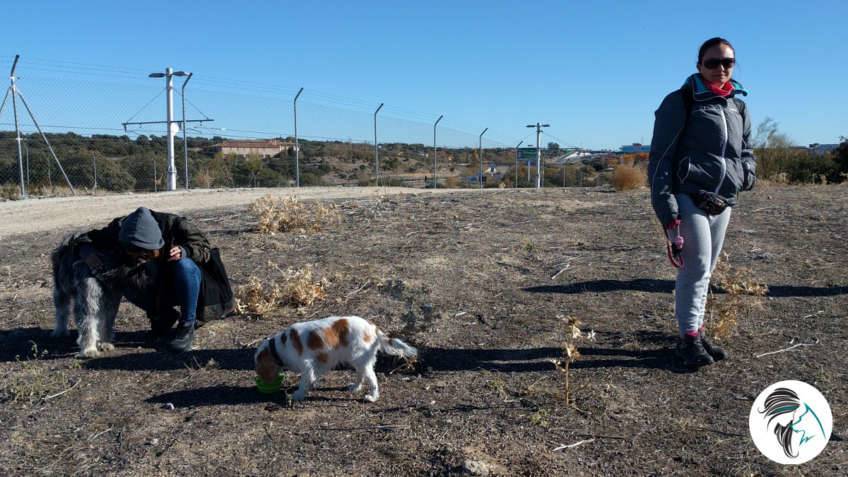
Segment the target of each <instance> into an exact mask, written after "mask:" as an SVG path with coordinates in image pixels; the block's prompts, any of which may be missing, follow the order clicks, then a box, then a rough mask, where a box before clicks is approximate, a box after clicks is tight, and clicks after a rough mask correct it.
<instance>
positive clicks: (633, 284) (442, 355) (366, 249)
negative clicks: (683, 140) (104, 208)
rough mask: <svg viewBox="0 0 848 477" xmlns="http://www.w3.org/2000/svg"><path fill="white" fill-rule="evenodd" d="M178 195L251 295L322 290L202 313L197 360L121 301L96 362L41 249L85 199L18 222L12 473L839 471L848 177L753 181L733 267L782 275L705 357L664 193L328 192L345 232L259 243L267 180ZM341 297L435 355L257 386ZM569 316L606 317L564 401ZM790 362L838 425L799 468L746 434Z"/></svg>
mask: <svg viewBox="0 0 848 477" xmlns="http://www.w3.org/2000/svg"><path fill="white" fill-rule="evenodd" d="M259 195H261V194H259ZM317 195H320V194H316V196H317ZM172 197H173V199H174V200H173V201H172V202H171V201H169V199H167V196H163V198H162V199H161V201H159V199H158V198H157V202H155V203H154V202H152V201H150V202H149V204H150V206H151V207H154V208H157V209H158V210H180V211H184V212H185V213H186V214H187V215H188V216H189V217H190V218H191V219H193V220H194V221H196V222H197V223H198V224H199V225H200V226H201V227H202V228H203V229H205V230H206V231H207V232H208V235H209V237H210V240H211V241H212V242H213V243H214V244H215V245H217V246H219V247H220V248H221V250H222V256H223V258H224V261H225V263H226V265H227V267H228V271H229V273H230V275H231V279H232V281H233V282H234V284H235V285H236V286H238V285H241V284H244V283H246V282H247V280H248V278H249V277H251V276H258V277H261V278H263V279H266V280H268V279H272V278H275V277H277V276H278V275H279V273H280V272H279V270H278V268H283V269H285V268H287V267H294V268H301V267H307V266H308V267H311V268H312V269H313V271H314V273H315V274H316V275H317V276H318V277H323V278H326V279H327V280H328V283H329V284H328V286H327V298H326V299H325V300H323V301H320V302H318V303H316V304H314V305H312V306H309V307H305V308H302V309H296V308H279V309H276V310H274V311H272V312H270V313H268V314H267V315H265V316H263V317H261V318H257V317H236V318H231V319H227V320H223V321H217V322H212V323H210V324H207V325H205V326H204V327H202V328H200V329H199V330H198V334H197V342H196V344H197V350H195V351H193V352H191V353H189V354H185V355H171V354H168V353H166V352H163V351H157V350H156V349H154V347H153V345H152V344H151V343H150V342H149V341H148V340H147V334H146V325H147V323H146V319H145V318H144V316H143V314H142V313H140V312H139V311H138V310H136V309H134V308H133V307H132V306H130V305H127V304H124V305H122V307H121V311H120V315H119V318H118V324H117V329H118V333H117V339H116V346H117V348H116V349H115V350H114V351H112V352H109V353H107V354H105V355H104V356H102V357H100V358H96V359H91V360H86V361H82V360H78V359H76V358H74V352H75V346H74V343H73V337H72V338H70V339H62V340H53V339H51V338H50V337H49V333H50V330H51V328H52V320H53V317H52V314H53V311H52V304H51V299H50V290H51V282H50V278H49V277H50V275H49V264H48V256H49V252H50V250H51V248H52V247H53V246H55V244H56V243H57V242H58V241H59V240H60V239H61V237H62V235H63V234H65V233H67V232H68V231H69V230H70V229H69V228H68V226H67V225H68V223H69V222H68V220H67V217H62V216H63V215H65V214H67V213H68V212H67V211H68V210H69V209H68V208H67V207H65V206H63V208H57V209H56V210H57V212H56V213H55V214H53V215H55V217H51V218H48V217H47V215H49V214H50V208H47V209H44V210H43V212H42V213H43V214H45V215H38V216H35V217H33V219H32V220H30V223H28V224H26V226H27V227H29V229H22V228H21V227H23V224H19V223H10V220H16V221H17V220H20V219H9V218H8V217H21V216H20V215H17V216H10V215H3V216H2V217H3V222H2V223H1V224H0V235H2V236H3V238H2V244H3V246H2V247H0V376H2V381H0V443H1V444H0V474H3V475H95V474H96V475H129V476H148V475H228V476H229V475H393V476H397V475H404V476H405V475H462V474H475V475H686V476H690V475H846V469H848V451H846V445H845V441H844V437H845V435H846V432H845V427H844V426H845V422H846V421H847V420H848V407H846V405H848V389H846V385H845V383H846V382H848V380H846V378H848V376H846V371H845V356H846V353H848V331H846V329H847V328H846V322H845V318H846V309H848V279H846V275H845V267H846V265H848V259H846V254H845V239H846V237H845V234H846V231H848V210H846V208H847V207H848V188H846V187H840V186H816V187H781V188H776V187H770V188H763V189H760V190H758V191H755V192H753V193H750V194H747V195H745V196H743V197H742V200H741V203H740V205H739V206H738V207H737V208H736V209H734V212H733V219H732V221H731V225H730V229H729V232H728V237H727V242H726V247H725V250H726V251H727V252H728V259H727V260H728V261H729V263H730V264H731V265H732V266H733V267H736V268H738V269H743V268H747V269H750V270H751V274H752V276H753V277H755V279H756V280H758V281H761V282H762V283H764V284H767V285H768V287H769V292H768V295H767V296H766V297H753V296H750V297H749V296H744V297H742V299H743V300H745V301H746V303H748V302H750V304H751V306H750V307H748V308H746V310H747V311H745V312H744V313H741V314H740V315H739V317H738V322H737V324H736V326H735V327H733V328H732V330H731V331H732V333H731V335H730V337H729V338H726V339H725V340H723V341H722V345H723V346H725V347H726V349H727V350H728V351H729V352H730V353H731V359H730V360H728V361H724V362H720V363H717V364H715V365H713V366H710V367H707V368H705V369H702V370H701V371H699V372H697V373H690V372H686V370H684V369H682V368H680V367H679V366H678V365H677V364H676V362H675V360H674V358H673V355H672V351H671V350H672V347H673V344H674V338H673V337H674V335H675V333H676V331H675V328H676V327H675V324H674V323H673V320H672V311H673V305H672V292H673V287H674V282H673V278H674V272H673V269H672V268H671V267H670V266H669V265H668V263H667V261H666V258H665V253H664V248H663V245H662V243H661V241H660V238H659V237H660V235H659V230H658V226H657V225H656V224H655V221H654V219H653V215H652V212H651V210H650V207H649V205H648V195H647V192H646V191H636V192H629V193H614V192H612V191H609V190H603V189H565V190H562V189H557V190H554V189H549V190H544V191H541V192H535V191H512V190H506V191H492V192H490V193H485V194H480V193H467V192H466V193H447V194H440V195H429V194H427V195H399V196H384V195H373V194H372V195H371V196H368V197H366V196H355V197H351V196H348V197H347V198H338V199H331V200H332V202H333V203H335V204H337V206H338V208H339V211H340V213H341V216H342V220H341V221H340V223H338V224H335V225H331V226H328V227H326V228H325V229H324V230H323V231H321V232H319V233H314V234H307V235H298V234H276V235H263V234H259V233H258V232H257V231H256V221H255V219H254V218H252V217H251V216H249V215H248V214H247V213H246V203H247V202H249V201H250V200H252V198H254V197H255V196H249V197H245V198H244V200H236V199H233V198H228V199H226V200H218V199H217V198H216V195H215V194H212V193H210V194H209V195H208V196H204V199H202V200H200V202H203V203H204V204H206V205H208V206H209V207H212V208H201V207H197V208H195V207H192V208H186V207H185V203H184V202H183V198H182V197H180V196H172ZM206 197H208V201H207V199H206ZM97 200H98V201H101V200H102V199H99V198H98V199H97ZM121 201H122V202H120V205H118V204H117V203H114V204H115V207H119V208H121V209H122V212H129V211H130V210H131V209H132V207H133V206H135V205H137V204H135V203H134V202H133V201H132V198H123V197H122V198H121ZM108 202H113V200H111V199H110V200H109V201H108ZM73 204H74V205H73V207H72V209H73V210H78V211H79V210H89V209H85V208H87V207H88V204H87V203H86V201H84V200H79V202H74V203H73ZM200 205H203V204H200ZM4 206H5V205H4ZM110 207H111V206H110ZM0 214H6V212H5V211H4V210H3V209H2V208H0ZM114 215H116V214H115V209H113V208H109V209H108V214H107V213H105V212H104V213H101V214H99V215H97V216H96V217H95V216H94V215H91V216H88V217H87V218H88V219H90V220H89V222H91V221H94V220H95V219H96V220H101V219H102V220H103V221H104V223H105V220H106V219H108V218H110V217H112V216H114ZM42 220H43V221H45V222H46V223H47V224H52V225H50V226H49V227H48V226H42V225H41V224H36V223H35V222H41V221H42ZM23 230H30V231H31V232H29V233H25V234H22V233H20V232H22V231H23ZM726 298H727V295H726V294H722V293H720V291H718V292H717V293H716V294H715V295H714V297H713V298H712V299H713V300H718V301H720V300H724V299H726ZM754 305H756V306H754ZM332 314H355V315H360V316H363V317H365V318H367V319H369V320H372V321H373V322H375V323H376V324H377V325H378V326H379V327H380V328H381V329H382V330H383V331H385V332H386V333H388V334H390V335H394V336H397V337H401V338H403V339H405V340H407V341H408V342H409V343H411V344H413V345H415V346H417V347H418V348H419V349H420V351H421V357H420V359H419V361H418V363H417V364H416V365H415V366H414V367H412V368H410V367H405V366H403V363H397V362H394V361H392V360H391V359H388V358H386V359H381V361H380V362H379V363H378V368H379V369H378V373H377V374H378V379H379V381H380V385H381V397H380V400H379V401H378V402H376V403H373V404H370V403H365V402H363V401H362V400H361V399H358V398H356V397H354V396H352V395H350V394H349V393H347V392H345V391H344V390H343V387H344V386H345V385H346V384H347V383H348V382H349V381H350V380H351V379H352V373H351V372H350V371H346V370H338V371H333V372H332V373H330V374H329V375H328V376H327V377H326V378H325V379H324V380H323V381H322V383H321V384H320V385H319V387H318V389H316V390H314V391H313V392H312V393H311V394H310V396H309V398H308V399H307V400H306V401H304V402H301V403H296V404H295V405H294V407H293V408H288V407H286V406H285V405H284V403H283V401H282V399H281V398H280V397H279V396H276V397H275V396H272V397H268V396H265V395H260V394H259V393H257V391H256V390H255V388H254V387H253V377H254V374H253V371H252V345H249V344H250V343H251V342H255V341H256V340H258V339H261V338H262V337H264V336H267V335H270V334H272V333H274V332H276V331H278V330H280V329H282V328H284V327H285V326H286V325H288V324H290V323H293V322H296V321H301V320H306V319H312V318H317V317H323V316H326V315H332ZM564 316H572V317H574V318H576V319H578V320H580V322H581V324H580V325H579V327H580V328H581V329H582V330H583V331H584V332H590V331H593V332H594V339H593V340H592V339H589V338H579V339H574V340H573V342H574V343H575V344H576V345H577V349H578V350H579V352H580V354H581V357H580V358H579V359H577V360H576V361H575V362H574V363H573V364H572V365H571V370H570V373H569V374H568V381H569V394H570V400H568V401H567V400H566V398H565V377H566V374H565V373H564V372H562V371H559V370H558V369H556V367H555V365H554V364H553V361H554V360H557V359H561V358H562V357H563V346H564V344H565V343H566V341H570V340H572V337H571V333H570V331H569V329H568V328H567V327H566V325H565V323H564V321H563V317H564ZM798 343H803V344H807V345H809V346H801V347H797V348H794V349H793V350H791V351H787V352H782V353H777V354H770V355H767V356H762V357H758V356H759V355H761V354H763V353H767V352H771V351H777V350H781V349H784V348H787V347H789V346H791V345H793V344H798ZM784 379H797V380H802V381H806V382H808V383H810V384H812V385H813V386H815V387H816V388H818V389H819V390H820V391H821V392H822V393H823V394H824V395H825V397H826V398H827V399H828V401H829V403H830V406H831V409H832V411H833V417H834V430H833V433H834V435H833V437H832V439H831V442H830V443H829V445H828V447H827V448H826V449H825V451H824V452H823V453H822V454H821V455H820V456H819V457H818V458H816V459H815V460H813V461H812V462H810V463H808V464H804V465H801V466H798V467H783V466H780V465H777V464H774V463H772V462H771V461H769V460H768V459H766V458H765V457H763V456H762V455H761V454H760V453H759V452H758V451H757V449H756V448H755V447H754V445H753V443H752V442H751V439H750V437H749V434H748V414H749V411H750V408H751V404H752V402H753V400H754V398H755V397H756V396H757V394H759V393H760V391H762V390H763V389H764V388H765V387H767V386H768V385H770V384H772V383H774V382H776V381H780V380H784ZM289 382H290V383H294V378H293V377H289ZM574 444H577V445H574ZM568 445H574V446H572V447H566V448H562V447H561V446H568ZM558 448H559V449H558Z"/></svg>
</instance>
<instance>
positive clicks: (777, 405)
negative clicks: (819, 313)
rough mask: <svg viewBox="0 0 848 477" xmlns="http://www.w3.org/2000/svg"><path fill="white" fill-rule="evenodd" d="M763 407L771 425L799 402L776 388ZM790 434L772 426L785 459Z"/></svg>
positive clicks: (787, 428)
mask: <svg viewBox="0 0 848 477" xmlns="http://www.w3.org/2000/svg"><path fill="white" fill-rule="evenodd" d="M731 48H732V47H731ZM765 406H766V408H765V409H763V410H762V411H759V413H760V414H765V415H766V416H765V417H767V418H768V423H769V424H771V421H772V420H774V419H775V418H777V417H778V416H782V415H783V414H790V413H793V412H795V411H796V410H798V408H800V407H801V400H800V399H799V398H798V395H797V394H795V392H793V391H792V390H791V389H787V388H777V389H775V390H774V391H773V392H772V393H771V394H769V396H768V397H767V398H766V402H765ZM792 432H793V431H792V424H791V423H790V424H788V425H786V426H783V425H781V424H777V425H776V426H774V436H775V437H776V438H777V442H778V444H780V447H782V448H783V453H784V454H786V457H798V455H797V454H793V452H792Z"/></svg>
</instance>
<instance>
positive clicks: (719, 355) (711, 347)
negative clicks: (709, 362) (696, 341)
mask: <svg viewBox="0 0 848 477" xmlns="http://www.w3.org/2000/svg"><path fill="white" fill-rule="evenodd" d="M700 335H701V344H703V345H704V350H705V351H706V352H707V354H709V355H710V356H712V358H713V360H714V361H721V360H723V359H727V357H728V354H727V351H725V350H724V349H722V348H721V347H720V346H716V345H715V344H713V342H712V341H710V339H709V338H707V334H706V333H704V330H701V332H700Z"/></svg>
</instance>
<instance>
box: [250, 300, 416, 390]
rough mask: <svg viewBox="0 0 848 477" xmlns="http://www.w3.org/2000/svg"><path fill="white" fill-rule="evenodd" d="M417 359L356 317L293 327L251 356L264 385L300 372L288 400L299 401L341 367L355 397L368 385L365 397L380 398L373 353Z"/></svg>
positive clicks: (407, 348) (396, 341)
mask: <svg viewBox="0 0 848 477" xmlns="http://www.w3.org/2000/svg"><path fill="white" fill-rule="evenodd" d="M379 351H382V352H383V353H386V354H389V355H393V356H400V357H403V358H415V357H416V356H417V355H418V350H416V349H415V348H413V347H412V346H409V345H408V344H406V343H404V342H403V341H401V340H399V339H396V338H394V339H393V338H389V337H388V336H386V335H384V334H383V332H381V331H380V330H378V329H377V327H376V326H375V325H374V324H373V323H371V322H369V321H367V320H365V319H363V318H360V317H358V316H330V317H328V318H324V319H321V320H314V321H306V322H303V323H295V324H293V325H291V326H290V327H288V328H287V329H285V330H283V331H281V332H279V333H277V334H276V335H274V336H272V337H270V338H268V339H266V340H264V341H263V342H262V344H260V345H259V347H258V348H257V349H256V353H255V354H254V356H253V360H254V363H255V365H256V374H257V375H258V376H259V378H261V379H262V380H263V381H265V382H271V381H273V380H274V379H276V377H277V375H278V374H279V373H280V371H282V370H290V371H292V372H294V373H299V374H300V383H299V386H298V388H297V391H295V392H294V394H293V395H292V399H294V400H295V401H300V400H302V399H303V398H305V397H306V393H307V392H309V390H310V389H311V388H312V385H313V384H315V382H316V381H317V380H318V379H319V378H320V377H321V376H322V375H323V374H324V373H326V372H327V371H330V370H331V369H333V368H335V367H336V366H337V365H339V364H347V365H350V366H352V367H353V368H354V369H355V370H356V382H355V383H353V384H351V385H350V387H349V390H350V391H351V392H354V393H357V392H359V391H360V390H361V389H362V386H363V384H365V383H366V382H367V384H368V394H367V395H366V396H365V399H366V400H367V401H369V402H374V401H376V400H377V399H378V398H379V397H380V390H379V387H378V385H377V376H376V375H375V374H374V363H376V361H377V352H379Z"/></svg>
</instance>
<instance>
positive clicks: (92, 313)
mask: <svg viewBox="0 0 848 477" xmlns="http://www.w3.org/2000/svg"><path fill="white" fill-rule="evenodd" d="M74 276H75V277H76V285H77V295H76V297H75V298H74V318H75V319H76V323H77V331H78V333H79V336H78V337H77V344H78V345H79V347H80V351H79V354H78V355H77V356H79V357H80V358H94V357H97V356H98V355H99V353H98V351H97V342H98V341H99V340H100V336H99V331H100V324H99V321H100V308H101V305H102V303H101V298H102V296H103V289H102V287H101V286H100V283H98V282H97V279H95V278H94V277H93V276H91V272H90V271H89V270H88V266H86V265H85V264H84V263H81V262H77V263H75V264H74Z"/></svg>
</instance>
